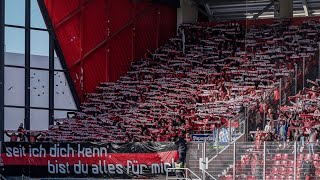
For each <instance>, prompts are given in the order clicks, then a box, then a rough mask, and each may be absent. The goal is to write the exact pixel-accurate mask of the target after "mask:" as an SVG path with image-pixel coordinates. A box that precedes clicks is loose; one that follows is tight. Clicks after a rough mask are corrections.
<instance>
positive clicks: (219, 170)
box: [205, 141, 320, 180]
mask: <svg viewBox="0 0 320 180" xmlns="http://www.w3.org/2000/svg"><path fill="white" fill-rule="evenodd" d="M319 153H320V145H319V144H312V143H310V144H305V143H303V142H285V141H283V142H259V141H257V142H235V143H233V144H230V145H229V148H227V149H225V150H224V151H223V154H221V155H217V157H218V158H217V157H216V158H215V159H214V163H213V164H209V166H208V169H207V170H205V171H206V175H207V174H210V176H209V177H211V176H212V177H213V178H215V179H257V180H265V179H292V180H296V179H305V178H308V177H309V178H312V179H313V178H320V157H319Z"/></svg>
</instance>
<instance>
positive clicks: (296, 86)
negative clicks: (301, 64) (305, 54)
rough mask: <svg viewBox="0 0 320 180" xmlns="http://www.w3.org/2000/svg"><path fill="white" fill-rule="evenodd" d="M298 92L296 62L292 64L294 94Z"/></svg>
mask: <svg viewBox="0 0 320 180" xmlns="http://www.w3.org/2000/svg"><path fill="white" fill-rule="evenodd" d="M297 92H298V64H297V63H295V64H294V95H296V94H297Z"/></svg>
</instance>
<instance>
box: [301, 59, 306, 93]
mask: <svg viewBox="0 0 320 180" xmlns="http://www.w3.org/2000/svg"><path fill="white" fill-rule="evenodd" d="M305 69H306V57H303V64H302V81H303V82H302V88H303V89H304V86H305V77H304V76H305Z"/></svg>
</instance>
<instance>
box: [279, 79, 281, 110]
mask: <svg viewBox="0 0 320 180" xmlns="http://www.w3.org/2000/svg"><path fill="white" fill-rule="evenodd" d="M279 94H280V99H279V107H280V106H281V104H282V78H280V86H279Z"/></svg>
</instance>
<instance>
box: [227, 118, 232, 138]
mask: <svg viewBox="0 0 320 180" xmlns="http://www.w3.org/2000/svg"><path fill="white" fill-rule="evenodd" d="M228 124H229V144H230V142H232V139H231V138H232V133H231V119H229V122H228Z"/></svg>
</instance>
